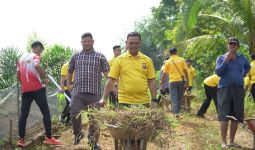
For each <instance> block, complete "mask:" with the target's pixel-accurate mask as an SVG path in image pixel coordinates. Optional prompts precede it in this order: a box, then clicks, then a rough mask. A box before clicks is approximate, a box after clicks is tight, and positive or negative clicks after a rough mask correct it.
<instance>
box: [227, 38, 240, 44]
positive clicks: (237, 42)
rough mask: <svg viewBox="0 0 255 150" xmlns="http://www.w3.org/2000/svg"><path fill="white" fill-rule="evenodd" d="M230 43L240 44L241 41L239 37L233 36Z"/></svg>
mask: <svg viewBox="0 0 255 150" xmlns="http://www.w3.org/2000/svg"><path fill="white" fill-rule="evenodd" d="M228 43H236V44H237V45H239V41H238V39H236V38H235V37H231V38H229V39H228Z"/></svg>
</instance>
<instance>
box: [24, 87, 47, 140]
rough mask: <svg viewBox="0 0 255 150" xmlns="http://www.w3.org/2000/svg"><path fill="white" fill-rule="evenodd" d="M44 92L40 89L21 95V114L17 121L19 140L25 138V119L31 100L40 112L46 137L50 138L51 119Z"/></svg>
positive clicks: (43, 89)
mask: <svg viewBox="0 0 255 150" xmlns="http://www.w3.org/2000/svg"><path fill="white" fill-rule="evenodd" d="M45 92H46V91H45V88H41V89H40V90H37V91H33V92H26V93H22V103H21V114H20V119H19V137H20V138H24V137H25V130H26V124H27V117H28V114H29V111H30V106H31V103H32V102H33V100H35V102H36V104H37V105H38V107H39V108H40V110H41V112H42V115H43V123H44V128H45V132H46V136H47V137H48V138H51V117H50V110H49V106H48V103H47V98H46V94H45Z"/></svg>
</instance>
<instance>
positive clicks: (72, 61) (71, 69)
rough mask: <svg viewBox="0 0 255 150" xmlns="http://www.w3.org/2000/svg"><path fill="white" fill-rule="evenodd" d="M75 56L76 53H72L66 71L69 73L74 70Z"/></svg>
mask: <svg viewBox="0 0 255 150" xmlns="http://www.w3.org/2000/svg"><path fill="white" fill-rule="evenodd" d="M75 56H76V55H74V56H73V57H72V58H71V60H70V62H69V67H68V72H70V73H72V72H74V69H75Z"/></svg>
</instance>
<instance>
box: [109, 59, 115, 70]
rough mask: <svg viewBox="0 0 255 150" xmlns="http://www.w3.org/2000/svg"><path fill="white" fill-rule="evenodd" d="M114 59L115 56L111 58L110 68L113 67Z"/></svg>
mask: <svg viewBox="0 0 255 150" xmlns="http://www.w3.org/2000/svg"><path fill="white" fill-rule="evenodd" d="M114 60H115V57H113V58H111V59H110V60H109V61H108V63H109V65H110V68H111V67H112V65H113V62H114Z"/></svg>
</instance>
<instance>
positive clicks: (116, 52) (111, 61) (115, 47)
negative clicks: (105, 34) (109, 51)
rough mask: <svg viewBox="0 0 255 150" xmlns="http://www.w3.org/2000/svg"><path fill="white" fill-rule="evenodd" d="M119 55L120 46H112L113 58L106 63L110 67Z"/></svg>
mask: <svg viewBox="0 0 255 150" xmlns="http://www.w3.org/2000/svg"><path fill="white" fill-rule="evenodd" d="M120 54H121V49H120V45H115V46H113V55H114V56H113V57H112V58H111V59H110V60H109V61H108V63H109V65H110V67H111V66H112V65H113V62H114V60H115V58H117V57H118V56H119V55H120Z"/></svg>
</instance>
